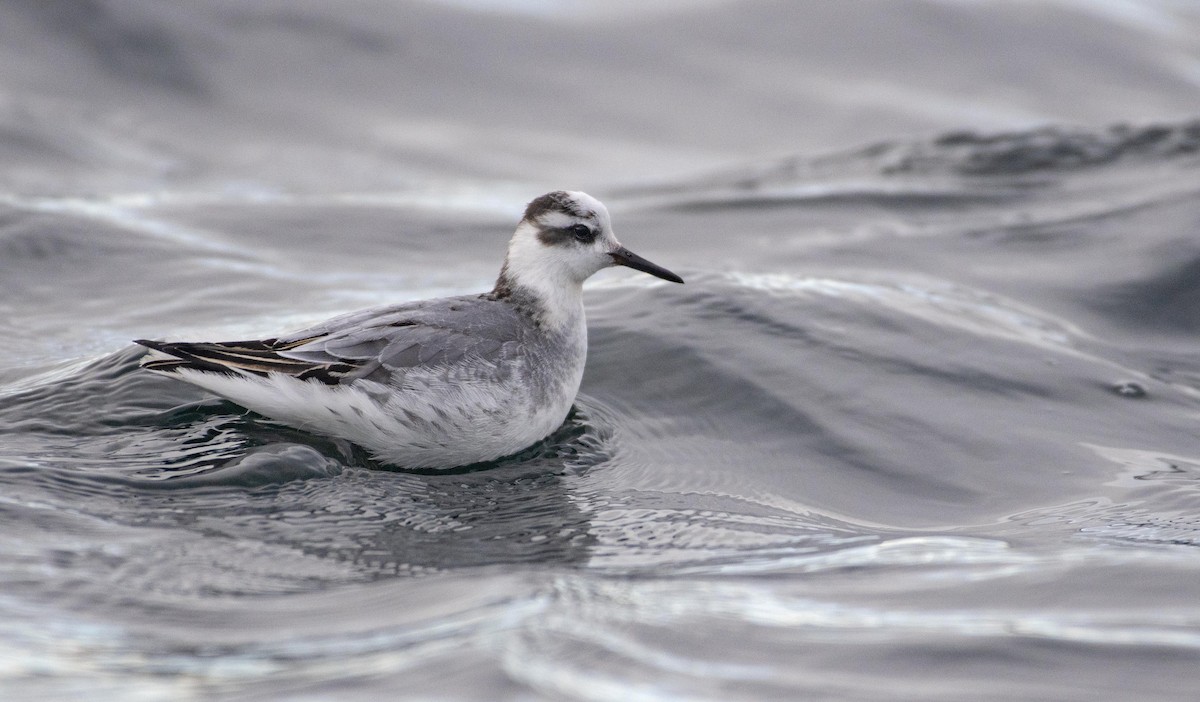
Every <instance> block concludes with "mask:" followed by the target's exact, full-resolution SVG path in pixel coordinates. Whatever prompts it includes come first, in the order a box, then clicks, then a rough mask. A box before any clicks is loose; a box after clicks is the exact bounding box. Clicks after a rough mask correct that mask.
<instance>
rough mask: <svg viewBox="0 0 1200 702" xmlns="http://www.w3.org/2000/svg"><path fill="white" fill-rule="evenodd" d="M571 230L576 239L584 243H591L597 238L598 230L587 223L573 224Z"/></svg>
mask: <svg viewBox="0 0 1200 702" xmlns="http://www.w3.org/2000/svg"><path fill="white" fill-rule="evenodd" d="M570 231H571V234H572V235H573V236H574V237H575V240H576V241H580V242H582V243H584V244H590V243H592V242H593V241H595V240H596V232H594V231H592V228H591V227H589V226H588V225H586V224H576V225H573V226H572V227H571V229H570Z"/></svg>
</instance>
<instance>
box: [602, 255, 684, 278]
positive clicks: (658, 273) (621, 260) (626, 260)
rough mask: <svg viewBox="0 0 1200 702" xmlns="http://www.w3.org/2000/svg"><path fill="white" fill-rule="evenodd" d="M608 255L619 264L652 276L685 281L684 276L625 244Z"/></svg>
mask: <svg viewBox="0 0 1200 702" xmlns="http://www.w3.org/2000/svg"><path fill="white" fill-rule="evenodd" d="M608 255H609V256H612V260H613V261H614V262H615V263H616V264H617V265H618V266H628V267H630V268H632V269H633V270H635V271H641V272H643V273H649V274H650V275H652V276H655V277H657V278H662V279H663V280H669V281H671V282H672V283H682V282H683V278H680V277H679V276H677V275H675V274H674V273H672V272H671V271H669V270H667V269H666V268H663V267H662V266H660V265H658V264H655V263H651V262H649V261H647V260H646V259H644V258H642V257H641V256H638V255H637V254H635V253H634V252H632V251H630V250H629V249H627V248H625V247H624V246H622V247H621V248H619V249H617V250H616V251H612V252H610V253H609V254H608Z"/></svg>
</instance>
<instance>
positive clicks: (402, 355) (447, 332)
mask: <svg viewBox="0 0 1200 702" xmlns="http://www.w3.org/2000/svg"><path fill="white" fill-rule="evenodd" d="M518 314H519V313H518V312H516V311H515V310H513V308H512V307H511V306H510V305H506V304H504V303H502V302H491V301H485V300H482V299H480V298H475V297H470V298H446V299H443V300H437V301H424V302H419V303H409V304H406V305H397V306H393V307H387V308H382V309H376V310H367V311H365V312H357V313H354V314H350V315H344V316H342V317H336V318H334V319H331V320H329V321H328V322H325V323H324V324H321V325H318V326H315V327H312V328H309V329H305V330H303V331H300V332H296V333H295V334H291V335H287V336H282V337H278V338H272V339H256V340H250V341H224V342H203V343H188V342H161V341H149V340H145V339H140V340H138V341H137V342H136V343H139V344H141V345H143V346H146V347H147V348H151V349H154V350H155V351H158V352H160V353H163V354H166V355H168V356H171V358H165V359H164V358H151V359H148V360H146V361H145V362H144V367H146V368H148V369H151V370H159V371H166V372H170V371H173V370H178V369H181V368H190V369H193V370H199V371H206V372H216V373H228V374H246V373H250V374H253V375H260V376H265V375H267V374H268V373H284V374H287V375H292V376H295V377H297V378H300V379H304V380H307V379H314V380H319V381H320V382H323V383H327V384H330V385H336V384H338V383H340V382H343V381H345V380H353V379H356V378H364V377H371V378H373V379H377V380H380V381H386V380H387V379H388V378H389V377H390V376H391V375H392V374H393V373H396V372H402V371H404V370H405V369H408V368H413V367H416V366H440V365H450V364H454V363H457V362H459V361H460V360H462V359H463V358H464V357H467V356H472V357H477V358H481V359H485V360H493V359H495V358H496V357H497V356H498V355H499V354H500V352H501V350H502V349H503V348H504V347H505V346H506V345H509V344H513V343H519V337H520V336H521V330H522V329H524V328H525V326H526V325H525V324H523V323H522V320H519V319H518V318H517V315H518Z"/></svg>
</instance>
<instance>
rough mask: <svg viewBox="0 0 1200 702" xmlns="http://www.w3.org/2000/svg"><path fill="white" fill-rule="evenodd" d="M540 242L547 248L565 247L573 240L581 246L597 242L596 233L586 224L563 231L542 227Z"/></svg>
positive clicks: (573, 225) (563, 228) (564, 228)
mask: <svg viewBox="0 0 1200 702" xmlns="http://www.w3.org/2000/svg"><path fill="white" fill-rule="evenodd" d="M537 236H538V240H539V241H541V242H542V243H543V244H545V245H546V246H563V245H565V244H569V243H571V241H572V240H574V241H578V242H580V243H581V244H590V243H592V242H593V241H595V240H596V232H595V231H593V230H592V228H591V227H589V226H588V225H586V224H572V225H571V226H569V227H562V228H561V229H558V228H555V229H550V228H546V227H542V228H541V229H540V230H539V231H538V235H537Z"/></svg>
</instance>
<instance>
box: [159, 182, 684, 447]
mask: <svg viewBox="0 0 1200 702" xmlns="http://www.w3.org/2000/svg"><path fill="white" fill-rule="evenodd" d="M609 266H628V267H630V268H633V269H636V270H639V271H643V272H645V273H649V274H650V275H654V276H657V277H659V278H662V279H664V280H669V281H672V282H675V283H682V282H683V279H681V278H680V277H679V276H677V275H675V274H674V273H672V272H671V271H669V270H667V269H665V268H662V267H661V266H658V265H656V264H654V263H651V262H650V261H647V260H646V259H644V258H642V257H641V256H638V255H637V254H635V253H633V252H632V251H630V250H629V249H627V248H625V247H624V246H622V245H621V243H620V242H619V241H617V238H616V236H615V235H614V234H613V230H612V224H611V221H610V219H609V215H608V210H607V209H606V208H605V207H604V205H603V204H601V203H600V201H599V200H596V199H595V198H593V197H591V196H590V195H587V194H586V193H582V192H565V191H556V192H552V193H548V194H546V195H543V196H541V197H539V198H537V199H535V200H533V201H532V202H530V203H529V205H528V207H527V208H526V209H525V215H524V217H523V218H522V219H521V222H520V223H519V224H518V225H517V229H516V232H515V233H514V234H513V237H512V240H511V241H510V242H509V244H508V253H507V255H506V257H505V259H504V265H503V267H502V268H501V269H500V277H499V279H497V281H496V286H495V287H494V288H493V289H492V290H491V291H490V292H487V293H483V294H481V295H463V296H459V297H447V298H439V299H433V300H419V301H415V302H407V303H402V304H399V305H390V306H386V307H379V308H374V309H369V310H364V311H361V312H354V313H351V314H347V315H342V316H339V317H335V318H333V319H331V320H329V321H327V322H324V323H322V324H318V325H316V326H313V327H309V328H307V329H304V330H301V331H298V332H294V333H291V334H286V335H283V336H278V337H271V338H267V339H257V340H252V341H224V342H161V341H150V340H145V339H139V340H137V342H136V343H138V344H141V345H143V346H146V347H148V348H150V349H151V352H150V353H148V354H147V355H146V357H145V358H144V359H143V361H142V366H143V367H144V368H146V369H148V370H151V371H156V372H158V373H161V374H163V375H167V376H170V377H173V378H178V379H180V380H184V381H187V382H189V383H192V384H194V385H198V386H200V387H202V388H204V389H206V390H209V391H211V392H214V393H216V394H218V395H221V396H223V397H226V398H228V399H230V400H232V401H234V402H236V403H238V404H240V405H242V406H244V407H246V408H248V409H251V410H253V411H255V412H258V413H259V414H262V415H265V416H267V417H270V418H272V419H275V420H277V421H279V422H282V423H284V424H288V425H291V426H294V427H297V428H300V429H303V430H306V431H311V432H313V433H318V434H324V435H328V436H334V437H339V438H343V439H346V440H349V441H351V442H354V443H355V444H358V445H359V446H362V447H363V448H365V449H367V451H369V452H370V453H371V454H372V455H373V456H374V457H375V458H376V459H378V460H380V461H382V462H384V463H388V464H393V465H397V466H401V467H408V468H453V467H456V466H462V465H467V464H471V463H478V462H482V461H491V460H495V459H497V458H501V457H503V456H507V455H509V454H513V453H516V452H517V451H520V450H521V449H524V448H526V447H528V446H530V445H532V444H534V443H536V442H538V441H540V440H542V439H543V438H545V437H546V436H548V435H549V434H550V433H551V432H553V431H554V430H555V429H557V428H558V427H559V426H560V425H561V424H562V423H563V421H564V420H565V419H566V417H567V413H568V412H569V411H570V409H571V405H572V403H573V402H574V400H575V395H576V393H577V392H578V391H579V383H580V381H581V380H582V378H583V366H584V361H585V360H586V358H587V324H586V321H585V317H584V309H583V282H584V281H585V280H586V279H587V278H589V277H590V276H591V275H592V274H593V273H596V272H597V271H599V270H601V269H603V268H607V267H609Z"/></svg>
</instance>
